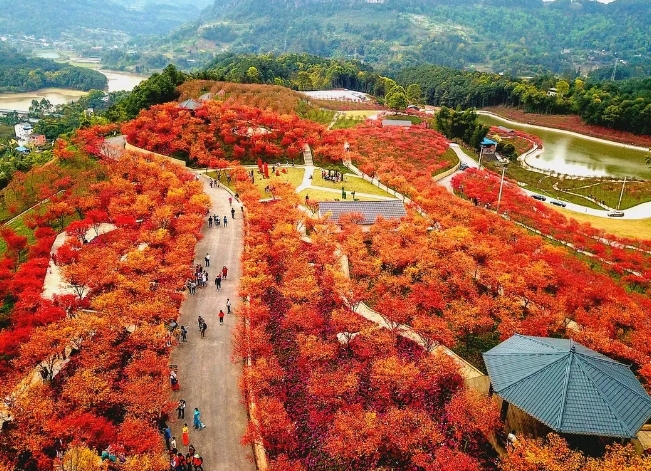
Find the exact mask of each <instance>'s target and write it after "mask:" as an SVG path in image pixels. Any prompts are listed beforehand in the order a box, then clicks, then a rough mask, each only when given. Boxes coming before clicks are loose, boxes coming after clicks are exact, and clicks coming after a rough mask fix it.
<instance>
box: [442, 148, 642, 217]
mask: <svg viewBox="0 0 651 471" xmlns="http://www.w3.org/2000/svg"><path fill="white" fill-rule="evenodd" d="M450 148H451V149H452V150H453V151H454V152H455V153H456V154H457V156H458V157H459V160H460V161H461V162H465V163H466V164H467V165H468V167H472V168H477V162H475V161H474V160H473V159H472V158H470V157H468V155H466V154H465V153H464V152H463V151H462V150H461V149H460V148H459V146H458V145H457V144H450ZM461 171H462V170H457V171H456V172H454V173H453V174H452V175H449V176H447V177H445V178H442V179H441V180H439V181H438V182H437V183H438V184H439V185H442V186H444V187H445V188H447V190H448V191H449V192H450V193H453V191H452V177H453V176H454V175H456V174H457V173H459V172H461ZM521 190H522V191H524V192H525V193H526V194H527V195H529V196H531V195H535V194H540V193H536V192H535V191H530V190H526V189H524V188H521ZM543 196H545V197H546V198H547V200H546V201H545V204H549V205H551V203H550V201H552V200H554V199H555V198H550V197H549V196H546V195H543ZM564 203H565V204H566V206H565V209H569V210H570V211H574V212H576V213H582V214H589V215H591V216H597V217H603V218H607V217H608V213H610V212H611V211H610V210H605V209H592V208H588V207H586V206H582V205H580V204H576V203H570V202H568V201H564ZM551 206H553V207H556V206H554V205H551ZM646 218H651V202H648V203H642V204H638V205H637V206H634V207H632V208H629V209H627V210H625V211H624V217H621V218H615V219H646Z"/></svg>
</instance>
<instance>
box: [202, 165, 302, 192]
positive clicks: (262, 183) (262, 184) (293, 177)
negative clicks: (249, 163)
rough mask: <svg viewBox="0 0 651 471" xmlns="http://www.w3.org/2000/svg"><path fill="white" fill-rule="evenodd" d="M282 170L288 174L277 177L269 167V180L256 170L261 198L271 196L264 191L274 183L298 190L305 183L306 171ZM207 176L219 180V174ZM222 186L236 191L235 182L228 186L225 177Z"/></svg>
mask: <svg viewBox="0 0 651 471" xmlns="http://www.w3.org/2000/svg"><path fill="white" fill-rule="evenodd" d="M282 168H283V169H285V170H287V173H283V172H282V171H281V172H280V176H279V177H277V176H276V175H272V174H271V167H269V179H266V178H262V175H260V174H259V173H258V169H257V168H255V170H254V177H255V186H256V187H258V189H259V190H260V196H261V197H267V196H269V193H266V192H265V191H264V189H265V188H266V187H267V186H268V185H273V184H274V183H279V182H284V183H289V184H290V185H291V186H292V187H293V188H296V187H298V185H300V184H301V182H302V181H303V175H304V174H305V170H304V169H302V168H296V167H282ZM207 175H208V176H210V177H212V178H217V172H208V173H207ZM221 184H222V185H224V186H227V187H228V188H230V189H231V190H232V191H236V190H235V185H234V182H233V181H231V184H230V185H227V184H226V179H225V178H224V177H223V176H222V181H221Z"/></svg>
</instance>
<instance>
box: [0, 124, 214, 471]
mask: <svg viewBox="0 0 651 471" xmlns="http://www.w3.org/2000/svg"><path fill="white" fill-rule="evenodd" d="M91 134H92V133H89V134H88V135H87V136H86V137H87V138H88V139H84V138H83V137H81V136H79V135H78V136H77V139H76V140H77V142H75V140H73V141H72V142H66V143H62V144H60V145H59V148H58V149H57V158H58V159H60V160H62V161H64V162H68V165H75V166H83V167H84V168H89V169H92V172H91V173H90V174H88V175H87V177H88V178H87V179H85V180H84V179H80V180H77V181H76V182H75V184H74V185H72V186H71V187H70V188H69V189H68V190H66V192H65V193H64V194H63V195H61V197H60V198H58V199H57V200H56V201H54V202H52V204H49V205H48V210H47V211H46V212H45V213H43V214H41V215H40V216H39V217H38V218H35V219H34V221H33V224H35V225H36V230H35V234H36V243H34V244H32V245H31V246H29V247H26V246H25V241H24V240H18V238H17V237H16V236H15V235H12V234H9V233H8V232H7V231H5V232H4V233H3V237H4V238H5V240H6V241H7V242H8V245H9V247H10V249H9V250H8V251H7V252H6V253H5V255H4V257H3V259H2V269H3V271H2V277H3V282H2V284H1V286H2V288H3V290H6V291H5V293H4V294H5V296H11V299H15V304H14V305H13V308H12V311H11V320H10V323H9V326H8V327H7V328H6V329H3V331H2V334H1V335H2V336H1V339H0V347H1V348H2V353H3V360H4V361H5V362H7V361H8V360H9V362H8V363H4V367H3V381H2V385H1V386H0V387H1V388H2V390H1V393H2V395H3V397H4V396H7V395H8V394H11V393H12V392H13V393H14V394H13V395H12V398H13V399H12V402H11V403H10V407H11V414H12V415H13V420H12V421H11V422H9V423H7V424H5V427H4V429H3V431H2V434H0V449H1V450H2V452H1V454H0V462H1V463H3V465H4V464H8V463H14V464H15V463H17V462H20V461H21V460H22V461H25V460H29V459H31V460H32V461H35V462H36V463H37V466H38V469H51V466H52V464H51V459H52V455H51V454H50V451H51V450H52V447H53V445H54V441H55V440H56V439H61V440H62V442H63V444H64V446H65V447H66V448H67V447H68V446H72V445H74V444H79V443H81V444H83V445H84V446H86V447H89V448H91V449H95V450H100V449H104V448H105V447H106V446H108V445H113V447H114V449H118V450H120V452H121V453H124V455H125V456H126V458H127V461H126V466H127V467H128V468H129V469H135V468H134V467H133V466H135V463H138V466H137V467H138V469H143V470H152V471H155V470H161V469H166V467H167V465H168V461H167V459H166V458H165V456H164V454H163V444H162V443H161V440H160V433H159V431H158V428H157V425H158V424H157V420H158V418H159V417H160V414H161V413H162V412H166V411H168V410H169V409H170V408H172V407H173V406H172V405H171V404H170V403H169V399H168V394H169V391H168V390H169V382H168V380H167V374H168V356H169V352H170V348H171V343H170V337H169V335H168V331H167V329H166V328H165V327H164V325H163V323H166V322H169V321H170V320H171V319H175V318H176V317H177V316H178V308H179V306H180V303H181V301H182V299H183V294H182V292H181V289H182V287H183V285H184V283H185V281H186V279H187V277H188V276H189V270H190V266H191V263H192V260H193V251H194V246H195V243H196V241H197V240H198V238H199V237H201V235H200V232H199V231H200V228H201V224H202V215H203V214H204V213H205V210H206V208H207V197H206V196H205V195H203V193H202V188H201V185H200V183H198V182H196V181H195V177H194V175H192V174H191V173H190V172H188V171H187V170H185V169H183V168H182V167H179V166H177V165H174V164H170V163H169V162H164V161H161V160H159V159H157V158H154V157H151V158H148V159H144V158H143V157H142V156H140V155H139V154H134V155H131V154H128V153H127V154H125V155H124V156H123V157H122V158H120V159H118V160H103V161H99V160H97V159H96V157H95V156H91V155H90V154H88V153H87V152H86V150H85V148H86V147H87V146H86V145H87V144H88V145H90V144H91V143H92V139H91V137H92V136H91ZM75 212H77V213H78V217H79V221H78V222H77V223H73V224H71V225H70V226H68V231H69V232H70V233H71V234H82V233H83V232H85V231H86V229H91V228H92V227H93V226H94V225H95V224H97V223H100V222H110V223H112V224H114V225H115V226H116V229H115V230H113V231H111V232H108V233H106V234H103V235H100V236H99V237H96V238H94V239H93V240H92V241H91V242H90V243H88V244H82V243H81V241H80V239H79V238H77V237H70V238H69V239H68V241H67V242H66V244H65V245H64V246H63V247H62V248H61V249H60V250H59V252H58V255H59V256H58V258H57V262H58V264H59V265H60V266H61V268H62V270H63V272H64V276H65V277H66V279H67V280H68V281H69V282H70V283H71V284H72V285H73V286H75V287H79V288H80V289H79V290H77V293H78V294H79V295H78V296H76V295H64V296H55V297H54V299H53V300H52V301H49V300H46V299H43V298H41V297H40V292H41V289H42V284H43V278H44V277H45V271H46V269H47V267H48V263H49V261H50V254H49V250H50V246H51V244H52V241H53V240H54V235H55V233H54V231H53V227H52V226H54V228H57V224H58V222H57V221H58V217H59V215H61V214H67V215H70V214H72V213H75ZM58 229H59V230H60V229H61V227H58ZM21 252H22V253H21ZM5 299H7V298H6V297H5ZM16 339H17V340H18V341H19V343H18V344H16ZM44 360H45V361H46V363H47V366H50V368H48V367H47V366H44V364H43V363H41V362H42V361H44ZM61 361H65V362H66V363H67V364H65V368H63V369H62V370H61V371H60V373H59V374H56V375H55V374H54V373H55V371H54V370H53V368H52V367H53V366H54V365H55V364H56V363H57V362H61ZM39 364H40V366H39V367H38V369H39V370H40V373H41V375H42V376H43V377H44V378H45V379H47V380H48V381H46V382H45V383H44V384H42V385H33V387H30V388H27V389H25V390H22V392H16V391H17V390H16V389H15V388H16V386H17V385H18V384H19V383H20V382H21V380H22V378H23V377H25V376H26V375H29V373H30V371H32V369H34V368H35V367H36V366H37V365H39ZM48 450H50V451H48ZM30 457H31V458H30ZM2 469H5V468H2ZM7 469H9V468H7Z"/></svg>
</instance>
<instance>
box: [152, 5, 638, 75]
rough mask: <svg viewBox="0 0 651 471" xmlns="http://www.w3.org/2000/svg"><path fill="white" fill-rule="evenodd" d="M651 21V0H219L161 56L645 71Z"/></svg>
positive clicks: (524, 70)
mask: <svg viewBox="0 0 651 471" xmlns="http://www.w3.org/2000/svg"><path fill="white" fill-rule="evenodd" d="M650 22H651V2H650V1H649V0H616V1H615V2H613V3H610V4H603V3H599V2H596V1H589V0H577V1H571V0H556V1H554V2H543V1H542V0H216V1H215V3H214V4H213V5H212V6H211V7H209V8H207V9H206V10H205V11H204V12H203V13H202V15H201V19H200V20H199V21H195V22H190V23H188V24H186V25H184V26H183V27H181V28H180V29H178V30H177V31H175V32H174V33H173V34H172V35H170V36H169V37H168V38H167V40H166V41H164V43H165V44H164V47H165V48H166V50H168V51H169V50H172V49H173V50H174V51H175V54H182V53H183V51H197V50H212V51H224V50H229V51H233V52H255V53H266V52H275V53H283V52H308V53H311V54H317V55H321V56H325V57H348V58H351V57H357V58H359V59H361V60H364V61H365V62H368V63H371V64H373V65H375V66H376V67H378V68H380V69H387V68H388V69H391V68H399V67H404V66H408V65H411V64H415V63H421V62H429V63H435V64H441V65H447V66H452V67H468V66H475V67H477V68H478V69H480V70H487V69H490V70H494V71H496V72H505V73H509V74H517V75H533V74H539V73H544V72H547V71H551V72H562V71H574V70H577V69H578V68H581V69H582V70H584V71H585V70H586V69H592V68H595V67H597V66H603V65H608V64H610V65H612V64H613V61H614V60H615V59H616V58H618V59H624V60H626V61H631V62H636V61H637V62H648V60H649V57H650V56H651V29H650V28H649V27H648V25H649V24H650Z"/></svg>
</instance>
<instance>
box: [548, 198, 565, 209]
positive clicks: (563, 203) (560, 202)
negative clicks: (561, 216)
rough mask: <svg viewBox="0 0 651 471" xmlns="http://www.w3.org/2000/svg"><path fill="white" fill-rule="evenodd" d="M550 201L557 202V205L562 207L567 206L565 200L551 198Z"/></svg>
mask: <svg viewBox="0 0 651 471" xmlns="http://www.w3.org/2000/svg"><path fill="white" fill-rule="evenodd" d="M549 203H550V204H555V205H556V206H560V207H561V208H564V207H565V206H567V204H566V203H565V202H563V201H558V200H550V201H549Z"/></svg>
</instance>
